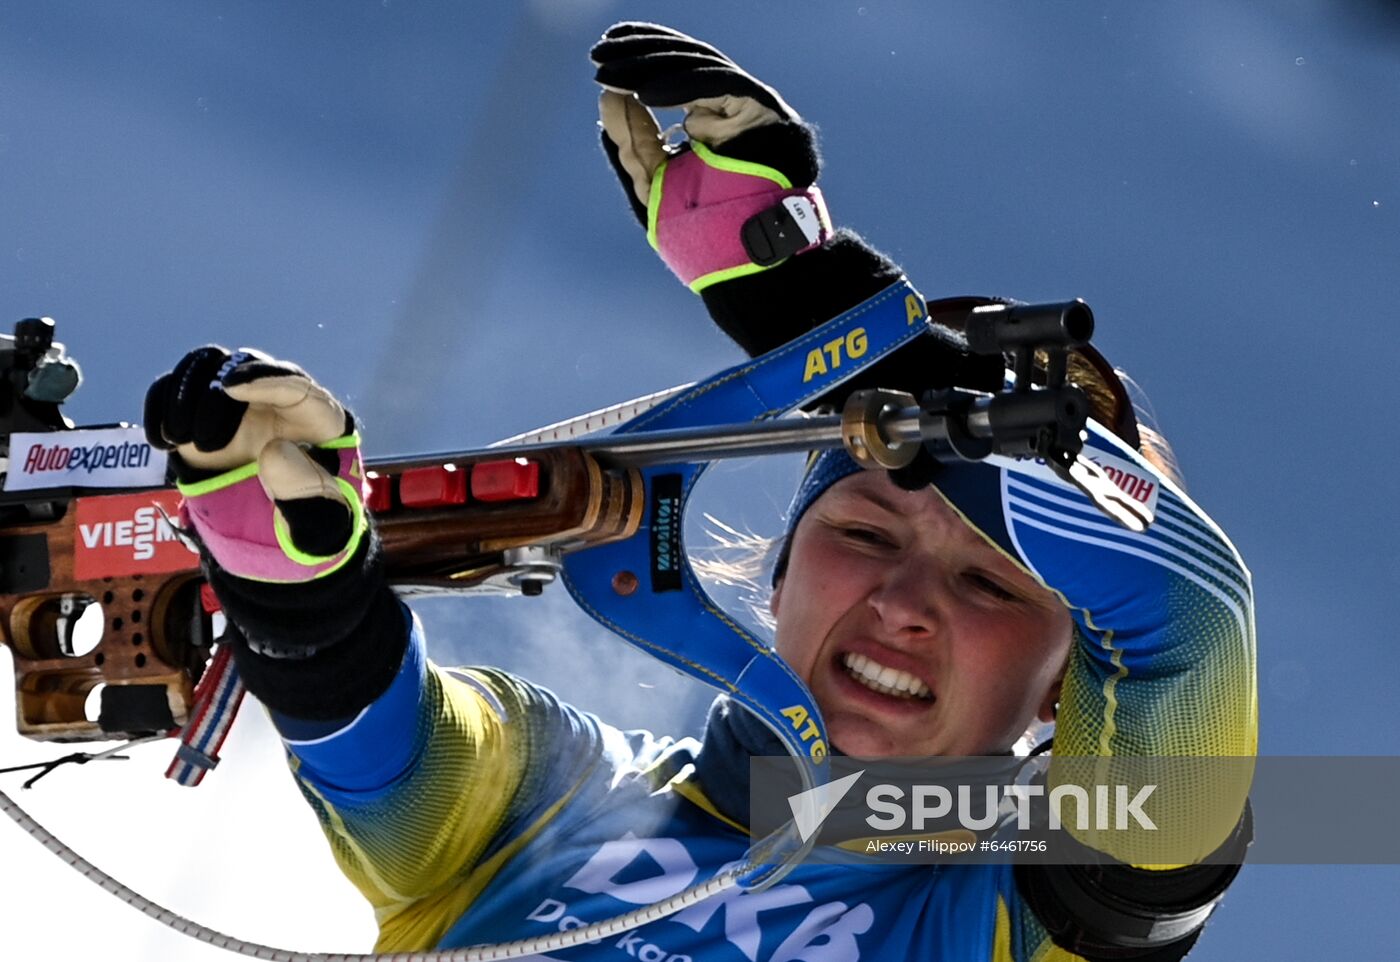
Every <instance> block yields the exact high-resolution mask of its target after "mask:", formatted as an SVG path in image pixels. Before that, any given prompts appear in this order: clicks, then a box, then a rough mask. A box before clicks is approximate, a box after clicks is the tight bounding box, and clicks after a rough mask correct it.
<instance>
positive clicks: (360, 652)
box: [204, 530, 408, 720]
mask: <svg viewBox="0 0 1400 962" xmlns="http://www.w3.org/2000/svg"><path fill="white" fill-rule="evenodd" d="M204 572H205V577H206V578H207V579H208V581H209V584H210V586H211V587H212V588H213V589H214V594H215V595H216V596H217V597H218V599H219V602H220V603H221V604H222V605H223V609H224V614H225V616H226V617H227V618H228V622H229V628H228V633H227V635H226V637H225V642H226V643H229V644H232V645H233V654H234V661H235V662H236V663H237V665H238V670H239V674H240V675H241V676H242V678H243V683H244V684H245V685H246V686H247V688H248V691H250V692H251V693H252V694H253V695H254V696H255V697H256V698H257V699H258V700H259V701H261V702H263V703H264V704H266V705H267V706H268V707H270V708H273V709H275V710H277V711H279V712H282V713H284V714H287V715H291V716H293V717H296V718H304V719H308V720H321V719H336V718H344V717H347V716H352V715H354V714H356V713H357V712H358V711H359V710H360V709H362V708H364V707H365V706H366V705H368V704H369V703H370V702H371V701H373V700H374V699H375V698H377V697H379V695H381V694H382V693H383V692H384V690H385V689H387V688H388V687H389V683H390V682H391V681H393V679H394V675H395V673H396V672H397V671H398V667H399V663H400V662H401V661H402V660H403V653H404V649H405V647H406V646H407V643H408V620H407V617H406V615H405V614H404V611H403V606H402V604H401V603H400V602H399V600H398V598H397V596H395V594H394V593H393V591H392V590H390V588H389V587H388V585H387V584H386V583H385V579H384V562H383V558H382V556H381V554H380V550H379V538H378V535H377V534H376V533H375V532H374V531H373V530H370V531H369V532H367V533H366V536H365V537H364V539H363V540H362V542H361V544H360V546H359V548H358V549H356V551H355V553H354V554H353V555H352V556H351V557H350V559H349V560H348V561H347V562H346V563H345V564H344V565H343V566H342V567H341V568H340V569H339V570H337V571H335V572H333V573H331V574H329V575H326V576H325V577H322V578H316V579H314V580H312V581H307V582H300V583H297V584H272V583H268V582H264V581H252V580H249V579H246V578H238V577H235V576H233V575H231V574H229V573H228V572H226V571H224V570H223V569H222V568H220V567H219V565H218V563H217V562H215V561H214V560H213V559H212V558H211V557H209V556H208V554H207V553H205V556H204Z"/></svg>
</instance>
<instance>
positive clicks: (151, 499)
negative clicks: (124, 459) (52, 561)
mask: <svg viewBox="0 0 1400 962" xmlns="http://www.w3.org/2000/svg"><path fill="white" fill-rule="evenodd" d="M179 506H180V495H179V494H178V493H176V492H174V491H147V492H143V493H140V494H117V495H111V496H109V497H98V498H80V499H78V507H77V516H76V519H75V520H76V522H77V543H76V544H74V546H73V573H74V575H75V576H76V577H77V579H78V580H79V581H87V580H91V579H95V578H104V577H119V576H122V575H132V574H156V573H161V572H168V571H183V570H185V569H190V568H195V567H197V566H198V564H199V557H198V555H197V554H196V553H195V552H194V551H193V550H192V549H191V548H189V547H188V546H187V545H186V544H185V543H184V542H183V541H182V540H180V536H179V534H177V533H176V531H175V529H174V528H173V527H172V526H171V524H170V522H169V521H168V520H166V517H167V516H169V517H171V518H173V517H175V514H176V512H177V511H178V510H179Z"/></svg>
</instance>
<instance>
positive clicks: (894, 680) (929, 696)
mask: <svg viewBox="0 0 1400 962" xmlns="http://www.w3.org/2000/svg"><path fill="white" fill-rule="evenodd" d="M841 666H842V667H843V668H844V669H845V671H846V676H847V677H849V678H851V679H852V680H854V681H856V682H858V683H859V684H861V685H864V686H865V687H866V688H869V689H870V690H871V691H875V692H879V693H880V694H882V695H885V696H888V697H890V698H899V699H903V700H905V701H909V702H915V703H917V702H930V701H933V692H932V691H931V690H930V689H929V687H928V685H926V684H924V683H923V682H922V681H921V680H920V679H918V678H916V677H915V676H914V675H911V674H909V672H907V671H900V670H899V669H898V668H890V667H889V666H888V665H882V664H880V663H879V662H878V661H876V660H875V659H873V658H869V657H867V656H865V655H861V654H857V653H855V652H848V653H847V654H845V655H843V656H841Z"/></svg>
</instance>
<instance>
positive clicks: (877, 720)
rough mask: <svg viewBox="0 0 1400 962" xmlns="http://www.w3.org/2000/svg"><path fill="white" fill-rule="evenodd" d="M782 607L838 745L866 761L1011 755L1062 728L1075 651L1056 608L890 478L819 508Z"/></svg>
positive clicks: (928, 501)
mask: <svg viewBox="0 0 1400 962" xmlns="http://www.w3.org/2000/svg"><path fill="white" fill-rule="evenodd" d="M772 608H773V614H774V616H775V618H776V619H777V638H776V644H777V649H778V653H779V654H780V655H782V657H783V658H784V659H785V660H786V661H787V662H788V664H790V665H791V666H792V667H793V668H794V669H795V670H796V671H797V673H798V674H799V675H800V676H801V677H802V678H803V680H804V681H806V682H807V684H808V686H809V687H810V688H811V689H812V694H813V695H814V696H815V698H816V701H817V705H818V706H819V707H820V708H821V711H822V715H823V717H824V718H825V719H826V723H827V729H828V733H829V735H830V737H831V741H832V743H833V744H834V745H835V746H836V747H837V748H839V749H840V750H841V751H843V752H845V753H846V754H848V755H854V756H858V757H866V758H875V757H888V756H922V755H989V754H996V753H1000V752H1005V751H1007V750H1008V749H1009V748H1010V747H1011V746H1012V744H1014V743H1015V741H1016V739H1017V738H1018V737H1020V735H1021V734H1022V733H1023V732H1024V731H1025V730H1026V728H1027V727H1028V726H1029V725H1030V723H1031V721H1032V720H1033V719H1034V718H1036V717H1037V716H1038V717H1041V718H1045V719H1048V718H1049V717H1050V714H1051V711H1052V709H1053V705H1054V701H1055V698H1056V697H1057V694H1058V683H1059V678H1060V675H1061V673H1062V671H1063V669H1064V665H1065V660H1066V658H1067V656H1068V652H1069V645H1070V638H1071V622H1070V617H1069V613H1068V612H1067V611H1066V610H1065V607H1064V605H1063V604H1062V603H1061V602H1060V601H1059V599H1058V598H1057V597H1056V596H1055V595H1053V594H1052V593H1051V592H1049V591H1047V590H1046V589H1045V588H1043V587H1041V586H1040V585H1039V584H1038V583H1037V582H1036V581H1035V580H1034V579H1033V578H1031V577H1030V576H1029V575H1028V574H1026V573H1025V572H1024V571H1023V570H1021V569H1020V568H1019V567H1018V566H1017V565H1015V564H1014V563H1012V562H1011V561H1010V560H1009V559H1007V558H1006V557H1005V556H1004V555H1003V554H1002V553H1001V552H1000V551H998V550H997V549H996V548H994V547H992V545H990V544H989V543H988V542H987V541H986V540H984V539H983V538H982V536H981V535H979V534H978V533H977V532H975V531H973V529H972V528H970V527H968V525H967V524H966V523H964V522H963V521H962V519H961V518H960V517H959V516H958V514H957V513H956V512H955V511H954V510H953V509H952V508H951V507H949V506H948V504H947V502H945V501H944V500H943V498H942V496H941V495H939V494H938V493H937V492H936V491H935V490H933V489H932V488H925V489H923V490H921V491H905V490H903V489H901V488H899V487H898V486H896V485H894V484H892V483H890V481H889V480H888V478H887V477H886V475H885V473H884V472H883V471H861V472H858V473H856V474H854V475H851V476H850V477H847V478H843V479H842V480H840V481H838V482H837V483H835V484H834V485H832V486H831V487H830V488H829V489H827V490H826V492H824V493H823V494H822V495H821V496H820V497H819V498H817V500H816V501H814V502H813V503H812V506H811V507H810V508H808V509H807V512H806V514H804V515H803V516H802V519H801V521H799V522H798V525H797V528H796V530H795V531H794V532H793V535H792V546H791V554H790V557H789V560H788V567H787V571H786V572H785V574H784V576H783V579H782V581H781V583H780V584H779V585H778V588H777V590H776V591H775V592H774V594H773V601H772Z"/></svg>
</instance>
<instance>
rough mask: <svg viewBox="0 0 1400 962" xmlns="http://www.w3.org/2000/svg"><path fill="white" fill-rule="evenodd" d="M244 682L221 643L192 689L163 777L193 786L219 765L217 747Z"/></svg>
mask: <svg viewBox="0 0 1400 962" xmlns="http://www.w3.org/2000/svg"><path fill="white" fill-rule="evenodd" d="M243 692H244V689H243V682H242V681H241V680H240V679H239V677H238V669H237V668H235V667H234V664H233V649H232V647H230V646H229V645H220V646H219V650H218V651H217V652H215V653H214V657H213V659H212V660H210V662H209V666H208V667H207V668H206V669H205V670H204V677H203V678H201V679H200V681H199V685H198V686H197V687H196V688H195V692H194V709H193V710H192V711H191V712H190V720H189V722H188V723H187V724H186V725H185V727H184V728H183V729H182V730H181V732H180V746H179V748H178V749H176V752H175V758H174V760H173V761H171V763H170V767H169V768H167V769H166V771H165V777H166V778H170V779H174V780H175V781H176V782H178V783H179V784H181V785H185V786H188V787H190V788H193V787H194V786H196V785H198V784H199V783H200V782H201V781H203V780H204V776H205V774H206V773H207V772H209V771H210V770H211V769H213V768H214V766H216V765H218V764H219V749H220V748H222V747H223V744H224V739H225V738H227V737H228V732H229V728H231V727H232V726H233V719H234V716H236V715H237V714H238V706H239V705H241V704H242V703H243Z"/></svg>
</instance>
